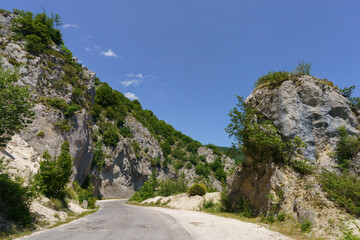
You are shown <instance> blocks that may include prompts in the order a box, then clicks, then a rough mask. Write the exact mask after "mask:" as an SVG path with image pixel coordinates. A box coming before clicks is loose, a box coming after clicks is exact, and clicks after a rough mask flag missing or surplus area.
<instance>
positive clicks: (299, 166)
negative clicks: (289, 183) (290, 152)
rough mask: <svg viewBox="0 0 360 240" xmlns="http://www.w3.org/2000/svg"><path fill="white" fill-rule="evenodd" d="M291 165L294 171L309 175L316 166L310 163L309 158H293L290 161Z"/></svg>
mask: <svg viewBox="0 0 360 240" xmlns="http://www.w3.org/2000/svg"><path fill="white" fill-rule="evenodd" d="M291 166H292V167H293V168H294V169H295V171H297V172H299V173H301V174H303V175H310V174H313V173H314V170H315V169H316V166H314V165H312V164H311V163H310V161H309V160H307V159H305V160H295V161H293V162H292V163H291Z"/></svg>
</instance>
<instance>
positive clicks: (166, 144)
mask: <svg viewBox="0 0 360 240" xmlns="http://www.w3.org/2000/svg"><path fill="white" fill-rule="evenodd" d="M160 147H161V150H162V152H163V154H164V156H165V157H166V156H168V155H170V154H171V146H170V143H169V142H168V141H165V142H164V143H162V144H160Z"/></svg>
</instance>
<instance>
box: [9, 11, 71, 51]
mask: <svg viewBox="0 0 360 240" xmlns="http://www.w3.org/2000/svg"><path fill="white" fill-rule="evenodd" d="M60 25H61V21H60V17H59V15H57V14H55V15H54V14H52V15H51V17H48V16H47V15H46V13H45V12H43V13H38V14H35V15H34V14H33V13H32V12H29V11H20V17H17V18H15V19H14V25H13V30H14V31H15V32H16V33H17V35H16V37H17V38H18V39H23V38H25V40H26V45H25V47H26V49H27V50H28V51H30V52H31V53H34V54H39V53H41V52H42V51H44V50H45V49H46V48H49V46H51V45H53V44H55V45H58V46H60V45H61V44H64V42H63V40H62V35H61V32H60V30H59V29H57V28H55V27H58V26H60Z"/></svg>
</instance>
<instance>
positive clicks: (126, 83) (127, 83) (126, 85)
mask: <svg viewBox="0 0 360 240" xmlns="http://www.w3.org/2000/svg"><path fill="white" fill-rule="evenodd" d="M141 82H142V80H136V79H134V80H128V81H122V82H120V83H121V85H123V86H124V87H128V86H130V85H136V86H137V85H139V84H140V83H141Z"/></svg>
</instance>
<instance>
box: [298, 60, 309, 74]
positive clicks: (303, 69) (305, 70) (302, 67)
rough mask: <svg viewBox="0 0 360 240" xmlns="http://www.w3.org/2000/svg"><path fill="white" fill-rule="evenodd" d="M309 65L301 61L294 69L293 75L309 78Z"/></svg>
mask: <svg viewBox="0 0 360 240" xmlns="http://www.w3.org/2000/svg"><path fill="white" fill-rule="evenodd" d="M311 65H312V63H307V62H305V61H304V59H302V60H301V61H300V62H299V64H298V65H297V66H296V68H295V74H301V75H308V76H311Z"/></svg>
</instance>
